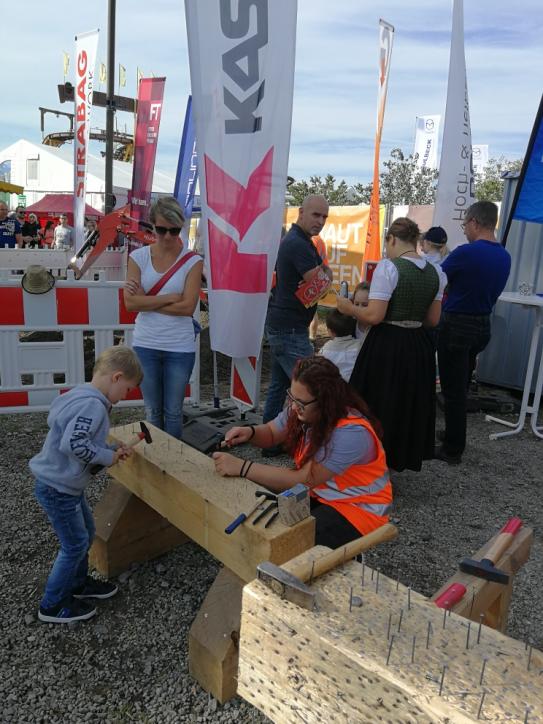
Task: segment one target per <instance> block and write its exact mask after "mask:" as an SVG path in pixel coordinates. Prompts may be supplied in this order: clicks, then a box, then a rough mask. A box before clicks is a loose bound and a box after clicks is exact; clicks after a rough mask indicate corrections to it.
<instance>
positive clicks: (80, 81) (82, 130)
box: [73, 30, 99, 252]
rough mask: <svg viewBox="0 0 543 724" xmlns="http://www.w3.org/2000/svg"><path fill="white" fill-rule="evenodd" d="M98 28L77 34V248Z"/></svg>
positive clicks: (80, 240) (80, 235)
mask: <svg viewBox="0 0 543 724" xmlns="http://www.w3.org/2000/svg"><path fill="white" fill-rule="evenodd" d="M98 32H99V31H98V30H91V31H90V32H88V33H81V34H80V35H76V36H75V94H74V118H75V128H74V206H73V213H74V231H75V251H76V252H78V251H79V249H80V248H81V247H82V246H83V238H84V236H85V197H86V191H87V154H88V149H89V137H90V117H91V109H92V92H93V88H94V65H95V62H96V49H97V47H98Z"/></svg>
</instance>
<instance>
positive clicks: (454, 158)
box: [433, 0, 475, 249]
mask: <svg viewBox="0 0 543 724" xmlns="http://www.w3.org/2000/svg"><path fill="white" fill-rule="evenodd" d="M474 201H475V191H474V182H473V164H472V157H471V124H470V119H469V101H468V81H467V77H466V59H465V56H464V8H463V0H454V6H453V22H452V36H451V55H450V61H449V82H448V87H447V107H446V110H445V127H444V131H443V147H442V149H441V161H440V164H439V179H438V182H437V193H436V203H435V208H434V221H433V225H434V226H442V227H443V228H444V229H445V231H446V232H447V236H448V238H449V240H448V242H447V244H448V246H449V248H451V249H454V248H455V247H456V246H458V245H459V244H462V243H464V241H465V238H464V234H463V232H462V222H463V221H464V216H465V215H466V211H467V209H468V207H469V206H471V204H472V203H473V202H474Z"/></svg>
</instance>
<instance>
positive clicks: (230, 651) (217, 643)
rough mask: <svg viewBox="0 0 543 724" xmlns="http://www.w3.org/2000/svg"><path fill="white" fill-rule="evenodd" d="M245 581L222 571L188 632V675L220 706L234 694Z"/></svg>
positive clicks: (228, 571)
mask: <svg viewBox="0 0 543 724" xmlns="http://www.w3.org/2000/svg"><path fill="white" fill-rule="evenodd" d="M244 585H245V583H244V581H242V580H241V578H238V577H237V576H236V575H235V574H234V573H232V571H230V570H229V569H228V568H222V569H221V570H220V571H219V574H218V576H217V578H216V579H215V580H214V582H213V585H212V586H211V588H210V589H209V592H208V594H207V596H206V597H205V599H204V602H203V603H202V606H201V608H200V610H199V611H198V614H197V616H196V618H195V619H194V622H193V624H192V626H191V628H190V632H189V672H190V675H191V676H192V677H194V678H195V679H196V681H198V683H199V684H200V686H201V687H202V688H203V689H205V690H206V691H208V692H210V693H211V694H212V695H213V696H214V697H215V699H217V700H218V701H219V702H220V703H221V704H223V703H224V702H225V701H228V699H231V698H232V697H233V696H235V695H236V690H237V676H238V642H239V629H240V623H241V594H242V590H243V586H244Z"/></svg>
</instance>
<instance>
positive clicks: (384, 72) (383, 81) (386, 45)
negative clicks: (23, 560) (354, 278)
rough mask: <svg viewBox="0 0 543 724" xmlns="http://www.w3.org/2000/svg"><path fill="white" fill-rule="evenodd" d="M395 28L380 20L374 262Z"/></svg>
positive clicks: (371, 232) (371, 236)
mask: <svg viewBox="0 0 543 724" xmlns="http://www.w3.org/2000/svg"><path fill="white" fill-rule="evenodd" d="M393 40H394V26H393V25H390V23H387V22H385V21H384V20H379V92H378V96H377V132H376V134H375V154H374V158H373V187H372V191H371V198H370V221H369V225H368V236H367V239H366V245H367V254H368V256H369V257H371V258H372V259H374V260H378V259H380V258H381V225H380V223H379V153H380V149H381V136H382V133H383V122H384V119H385V104H386V100H387V89H388V74H389V71H390V58H391V56H392V41H393Z"/></svg>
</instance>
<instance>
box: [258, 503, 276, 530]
mask: <svg viewBox="0 0 543 724" xmlns="http://www.w3.org/2000/svg"><path fill="white" fill-rule="evenodd" d="M273 508H277V502H276V501H275V500H272V502H271V503H270V504H269V505H268V506H266V507H265V508H264V510H263V511H262V512H261V513H259V514H258V515H257V516H256V518H255V519H254V520H253V525H256V524H257V523H258V522H259V521H260V520H262V518H264V516H266V515H268V513H269V512H270V510H272V509H273ZM266 525H267V524H266ZM264 527H266V526H264Z"/></svg>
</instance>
